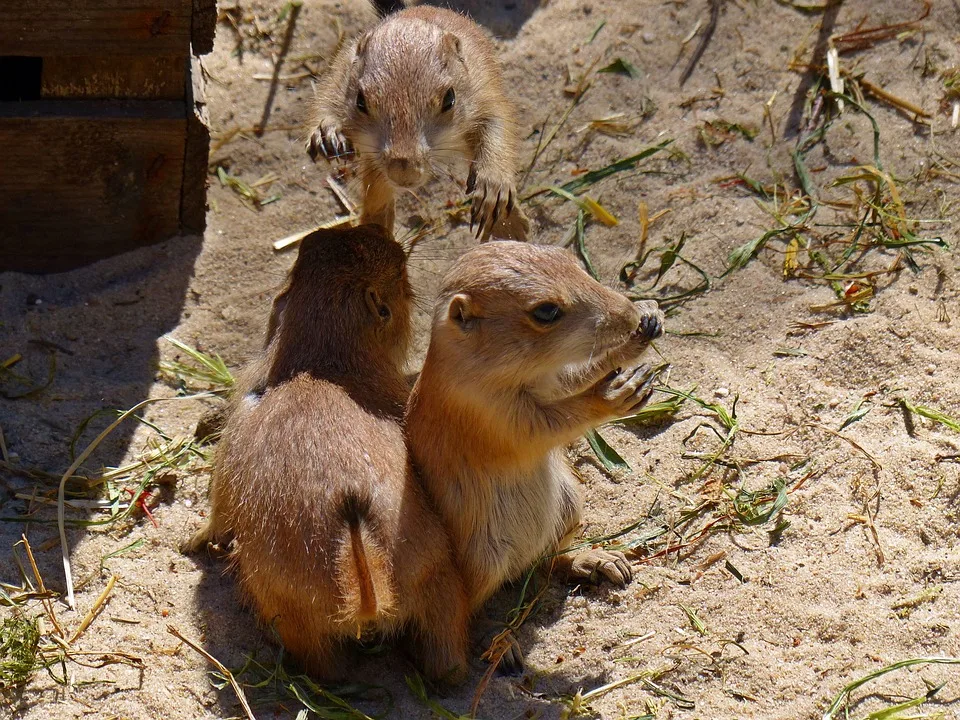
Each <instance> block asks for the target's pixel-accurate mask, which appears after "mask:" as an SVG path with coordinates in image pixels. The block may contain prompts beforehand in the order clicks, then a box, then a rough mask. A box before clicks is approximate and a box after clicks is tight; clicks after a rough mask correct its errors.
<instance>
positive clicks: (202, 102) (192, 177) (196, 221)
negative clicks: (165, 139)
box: [180, 58, 210, 235]
mask: <svg viewBox="0 0 960 720" xmlns="http://www.w3.org/2000/svg"><path fill="white" fill-rule="evenodd" d="M191 68H192V71H191V79H192V82H191V84H190V88H189V90H190V93H189V95H188V96H187V143H186V150H185V152H184V160H183V191H182V192H183V196H182V198H181V200H180V224H181V228H182V230H183V232H185V233H193V234H197V235H200V234H202V233H203V231H204V229H205V228H206V225H207V178H208V177H209V172H208V168H209V162H210V120H209V117H208V115H207V103H206V94H205V89H206V88H205V86H206V83H205V82H204V79H203V73H202V72H201V70H200V61H199V60H197V59H196V58H193V59H192V60H191Z"/></svg>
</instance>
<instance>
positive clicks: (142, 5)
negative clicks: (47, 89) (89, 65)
mask: <svg viewBox="0 0 960 720" xmlns="http://www.w3.org/2000/svg"><path fill="white" fill-rule="evenodd" d="M192 14H193V0H3V1H2V2H0V55H31V56H42V57H50V56H54V55H71V56H76V55H176V56H181V57H183V56H186V55H188V54H189V53H190V40H191V35H192V22H193V18H192Z"/></svg>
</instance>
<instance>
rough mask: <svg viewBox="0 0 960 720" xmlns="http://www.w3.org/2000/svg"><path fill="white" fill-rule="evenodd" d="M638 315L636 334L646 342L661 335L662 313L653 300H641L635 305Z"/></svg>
mask: <svg viewBox="0 0 960 720" xmlns="http://www.w3.org/2000/svg"><path fill="white" fill-rule="evenodd" d="M635 307H636V309H637V311H638V312H639V313H640V324H639V325H638V326H637V332H639V333H640V334H642V335H643V336H644V337H645V338H647V339H648V340H655V339H656V338H658V337H660V336H661V335H663V311H662V310H661V309H660V306H659V305H657V303H656V301H655V300H643V301H641V302H638V303H636V304H635Z"/></svg>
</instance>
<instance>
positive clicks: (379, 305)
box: [363, 287, 392, 323]
mask: <svg viewBox="0 0 960 720" xmlns="http://www.w3.org/2000/svg"><path fill="white" fill-rule="evenodd" d="M363 299H364V300H366V303H367V309H368V310H369V311H370V314H371V315H372V316H373V317H374V318H375V319H376V320H377V321H378V322H380V323H387V322H390V316H391V314H392V313H391V312H390V306H389V305H387V304H386V303H385V302H383V299H382V298H381V297H380V293H378V292H377V290H376V288H373V287H368V288H367V291H366V292H365V293H364V294H363Z"/></svg>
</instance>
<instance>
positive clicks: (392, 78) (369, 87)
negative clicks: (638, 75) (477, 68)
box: [344, 17, 469, 188]
mask: <svg viewBox="0 0 960 720" xmlns="http://www.w3.org/2000/svg"><path fill="white" fill-rule="evenodd" d="M462 52H463V50H462V47H461V43H460V39H459V38H458V37H457V36H456V35H454V34H452V33H450V32H445V31H444V30H442V29H440V28H439V27H437V26H436V25H433V24H432V23H428V22H425V21H423V20H420V19H417V18H404V17H388V18H387V20H385V21H384V22H382V23H380V24H379V25H377V26H376V27H375V28H373V29H372V30H370V31H369V32H367V33H366V34H364V35H362V36H361V37H360V38H359V39H358V40H357V42H356V45H355V49H354V53H355V57H354V60H353V66H352V70H351V73H350V80H349V82H348V85H347V97H346V107H347V118H346V122H345V123H344V127H345V129H346V130H347V132H348V135H349V136H350V137H351V139H352V140H353V143H354V146H355V147H356V149H357V151H358V152H359V154H360V155H361V156H363V155H367V156H368V159H369V160H370V161H373V162H376V163H378V164H380V165H381V166H382V169H383V171H384V172H385V174H386V175H387V177H389V178H390V180H391V181H392V182H393V183H394V184H395V185H397V186H398V187H404V188H416V187H419V186H420V185H422V184H423V183H424V182H426V180H427V179H429V177H430V175H431V174H432V171H433V169H434V168H435V167H436V164H437V163H438V162H439V163H443V164H448V163H449V162H450V161H451V160H453V159H454V158H455V157H456V156H457V155H458V154H459V153H460V152H461V149H462V147H463V146H464V143H465V139H464V131H463V128H464V127H465V124H466V123H465V118H466V115H465V113H466V112H467V110H466V107H465V105H466V104H467V103H465V100H466V99H467V96H468V95H469V86H468V80H469V78H468V77H467V67H466V64H465V63H464V60H463V55H462Z"/></svg>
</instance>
